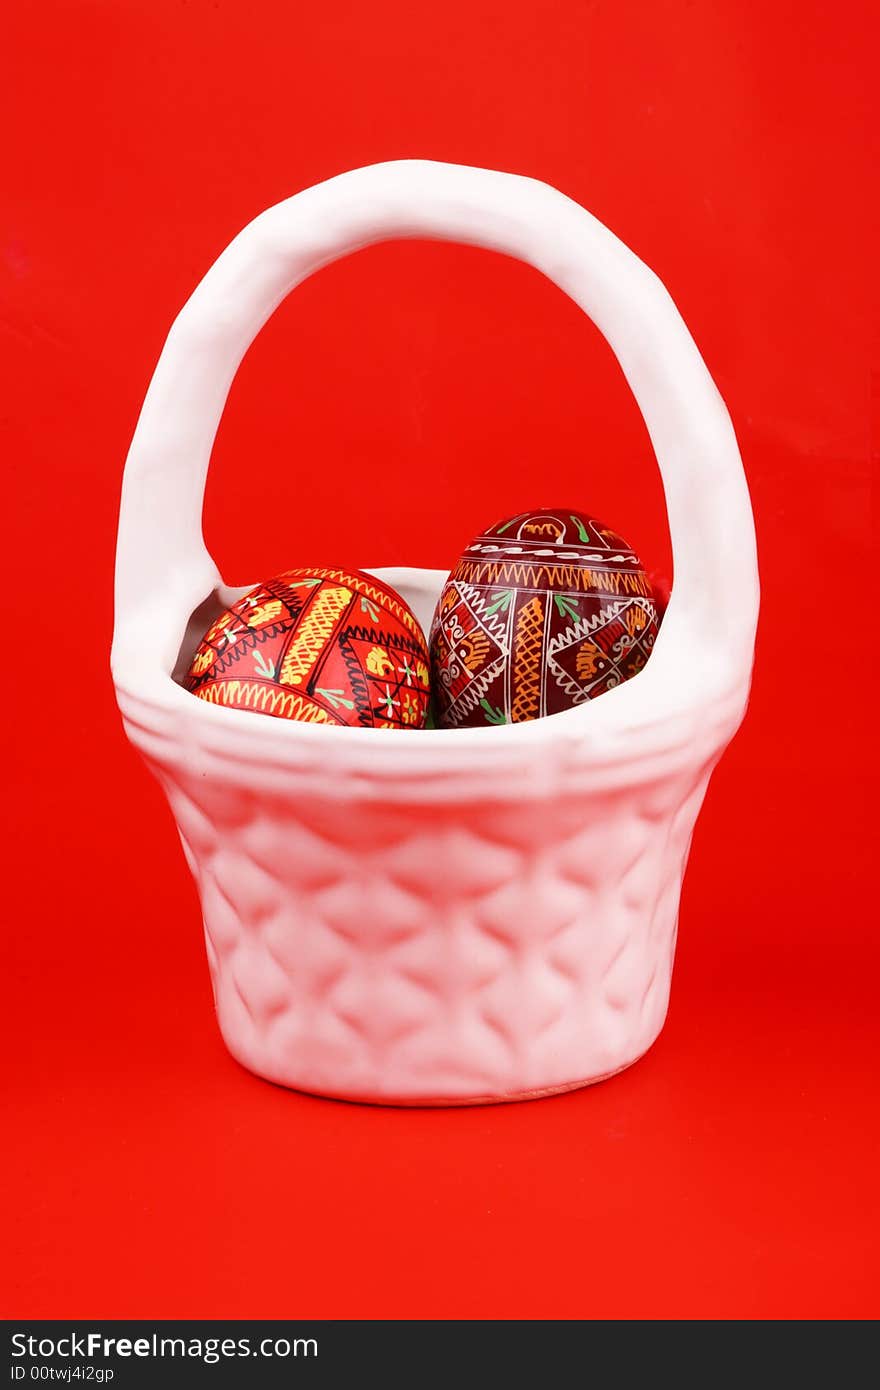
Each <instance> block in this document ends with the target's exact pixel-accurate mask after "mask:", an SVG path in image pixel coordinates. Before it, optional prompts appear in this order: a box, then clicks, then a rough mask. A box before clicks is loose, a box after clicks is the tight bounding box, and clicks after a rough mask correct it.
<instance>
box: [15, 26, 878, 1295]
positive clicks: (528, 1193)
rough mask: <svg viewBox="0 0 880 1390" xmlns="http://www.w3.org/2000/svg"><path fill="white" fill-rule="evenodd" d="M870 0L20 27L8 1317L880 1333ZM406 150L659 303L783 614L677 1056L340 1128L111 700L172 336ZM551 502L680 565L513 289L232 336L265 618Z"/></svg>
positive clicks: (318, 301) (768, 626) (235, 482)
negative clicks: (318, 193)
mask: <svg viewBox="0 0 880 1390" xmlns="http://www.w3.org/2000/svg"><path fill="white" fill-rule="evenodd" d="M871 8H872V7H871V6H869V5H868V4H867V3H865V4H864V5H861V4H848V3H844V4H838V5H833V6H830V5H827V4H825V3H821V0H792V3H779V2H778V0H772V3H766V4H763V5H756V4H750V3H746V0H715V3H713V4H703V5H700V4H693V3H687V0H652V3H644V4H634V3H624V4H598V5H586V4H579V3H575V0H562V2H560V0H555V3H544V4H541V5H533V4H525V3H518V0H491V2H487V0H468V3H463V2H462V0H447V3H445V4H444V5H442V6H430V7H428V6H418V5H413V4H411V3H403V0H396V2H395V3H378V4H370V5H364V4H358V3H353V0H335V3H334V4H332V5H328V6H325V7H323V8H322V7H319V6H317V5H311V6H304V5H300V4H296V3H290V0H271V3H267V0H259V3H243V2H242V3H209V0H189V3H186V0H181V3H171V2H170V0H162V2H159V0H139V2H138V0H66V2H65V0H42V3H41V4H39V5H18V6H15V7H13V8H12V9H10V10H8V11H7V13H6V15H5V20H4V44H3V47H4V50H5V53H4V62H5V65H6V75H5V78H4V81H3V83H2V95H0V100H2V102H3V104H4V107H5V108H6V110H5V112H4V121H3V129H4V131H5V132H6V139H5V141H4V146H5V149H4V173H3V177H2V186H3V197H2V203H3V205H4V211H3V226H2V248H0V249H2V266H0V275H2V297H3V309H2V325H0V326H2V334H0V348H2V353H3V363H2V378H0V379H2V382H3V393H2V394H3V398H4V400H3V405H2V428H3V436H4V444H3V458H4V464H5V468H4V478H5V486H6V491H7V498H6V501H7V503H8V509H7V519H8V521H9V523H10V525H9V529H8V531H7V536H6V541H5V545H6V562H5V567H6V571H7V576H8V580H7V582H8V586H9V587H8V591H7V598H6V603H5V605H4V607H5V613H6V626H5V647H4V650H5V655H6V668H7V677H6V680H5V681H4V682H3V693H4V698H6V697H9V696H12V697H13V705H12V707H11V710H10V713H9V714H8V716H7V719H6V738H5V740H4V744H5V751H4V764H5V766H4V770H5V772H6V774H7V778H8V789H7V792H6V799H5V804H4V813H5V827H4V831H3V838H4V845H5V849H6V851H7V852H8V856H9V864H8V869H7V872H6V876H5V879H4V899H5V903H4V907H5V915H6V917H7V925H6V935H5V944H4V948H3V964H4V968H5V970H6V971H7V972H8V976H7V979H8V991H7V998H6V1004H5V1006H4V1009H3V1026H4V1028H5V1029H6V1031H7V1034H8V1038H7V1041H6V1057H7V1060H11V1059H14V1066H13V1067H11V1068H10V1069H9V1070H10V1072H11V1076H10V1078H9V1080H8V1082H7V1094H8V1100H7V1114H8V1115H9V1117H10V1119H9V1133H8V1137H7V1141H6V1144H5V1146H4V1151H3V1158H2V1163H3V1166H4V1169H5V1171H4V1172H3V1174H2V1179H3V1180H2V1188H3V1193H4V1198H5V1199H6V1200H7V1201H8V1202H9V1205H10V1212H9V1215H8V1216H7V1218H6V1220H5V1223H4V1225H5V1229H6V1230H7V1231H10V1230H11V1232H12V1238H11V1250H12V1257H11V1258H10V1259H9V1260H8V1261H7V1267H6V1271H5V1276H4V1278H5V1289H4V1297H3V1310H4V1311H5V1312H6V1313H7V1315H12V1314H15V1315H16V1316H36V1315H43V1316H50V1315H55V1316H70V1317H72V1316H83V1315H91V1316H95V1315H103V1316H111V1315H116V1316H126V1315H129V1316H160V1315H165V1316H184V1315H196V1316H197V1315H204V1316H209V1315H214V1316H217V1317H231V1316H236V1315H237V1316H258V1315H260V1316H285V1315H291V1316H294V1315H296V1316H299V1315H303V1316H305V1315H314V1316H329V1317H334V1316H340V1317H342V1316H360V1317H378V1316H428V1317H448V1316H456V1315H458V1316H461V1315H464V1316H490V1317H492V1316H494V1317H523V1316H535V1317H552V1316H562V1317H601V1316H611V1317H616V1318H628V1317H639V1316H648V1317H659V1318H664V1317H688V1316H693V1317H706V1316H720V1317H739V1316H758V1317H772V1316H777V1317H810V1318H812V1317H823V1316H824V1317H841V1316H868V1315H875V1314H877V1312H878V1311H880V1308H878V1299H877V1296H876V1284H875V1281H874V1275H875V1270H874V1268H873V1267H872V1266H873V1260H874V1256H875V1252H876V1237H877V1200H876V1199H877V1168H876V1164H877V1138H878V1128H880V1126H878V1114H877V1104H876V1068H877V1061H878V1058H877V1027H876V1012H875V1007H876V1006H875V999H876V991H877V983H876V982H877V975H878V970H880V951H878V947H877V936H876V924H875V921H874V920H873V918H874V907H875V897H876V893H875V890H874V889H873V886H872V884H873V871H874V865H875V863H876V854H875V852H874V851H873V846H872V845H871V843H870V836H869V830H870V824H869V822H870V818H871V816H872V813H873V811H874V789H875V787H876V777H877V753H876V743H875V742H874V736H873V729H872V727H871V724H870V721H869V718H868V699H867V695H866V690H867V689H868V688H869V681H870V679H871V668H872V663H873V649H874V647H875V646H876V642H877V635H876V634H877V628H876V623H875V622H874V621H873V617H874V612H873V609H874V606H875V604H876V597H875V598H874V599H873V600H872V599H871V598H870V596H869V588H870V585H871V581H872V580H873V575H874V558H873V555H872V537H871V522H870V506H871V452H870V443H869V431H870V402H871V389H872V377H871V361H872V358H871V344H870V342H869V323H870V318H871V307H872V303H871V300H872V295H873V289H874V286H875V284H876V278H875V274H874V270H875V259H876V253H877V250H876V249H877V225H876V220H875V215H876V207H875V206H873V207H872V206H870V205H869V196H870V190H871V187H872V185H873V182H874V180H875V177H876V158H877V152H876V151H872V150H871V149H870V147H869V114H870V112H869V100H870V89H871V84H872V82H873V80H874V73H873V71H872V55H871V49H872V36H871V34H870V32H869V9H871ZM407 155H418V156H424V157H432V158H438V159H446V160H453V161H460V162H464V163H471V164H478V165H487V166H495V167H498V168H502V169H511V170H515V171H518V172H522V173H528V174H532V175H536V176H537V177H539V178H542V179H545V180H547V181H548V182H550V183H553V184H556V185H557V186H559V187H560V188H562V189H563V190H565V191H566V192H567V193H569V194H571V195H572V196H573V197H574V198H576V199H578V200H579V201H580V202H582V203H584V204H585V205H586V206H588V207H589V208H590V209H591V210H592V211H593V212H595V213H596V214H597V215H598V216H599V217H600V218H601V219H602V220H603V221H605V222H606V223H607V224H608V225H609V226H611V227H612V228H613V229H614V230H615V231H616V232H617V233H618V234H619V235H620V236H622V237H623V239H624V240H625V241H626V242H628V243H629V244H630V245H631V246H632V247H633V248H634V249H635V250H636V251H637V252H638V253H639V254H640V255H642V256H643V258H644V259H646V260H647V261H648V263H649V264H650V265H651V266H652V267H653V268H654V269H655V270H657V271H658V273H659V274H660V275H661V276H662V278H663V279H664V280H665V281H666V283H667V285H668V286H669V288H670V290H671V291H672V293H673V295H674V297H675V299H676V300H677V302H678V304H679V307H680V308H681V310H682V312H683V314H684V316H685V319H686V320H687V322H688V324H689V326H690V328H691V330H692V332H693V333H694V336H695V338H696V340H697V343H698V344H699V346H700V348H701V350H702V351H703V353H704V355H705V357H706V361H707V363H708V364H709V367H710V370H711V371H712V372H713V374H714V376H715V378H716V380H717V382H718V384H719V386H720V389H721V391H722V393H723V395H724V396H725V398H726V400H727V402H728V405H729V407H730V410H731V413H732V415H733V419H734V422H735V424H736V427H737V430H738V433H739V437H740V440H741V444H742V450H743V456H744V460H745V465H746V469H747V473H748V477H749V482H750V485H751V489H752V495H753V499H754V505H755V511H756V519H757V526H758V539H759V547H760V558H761V566H762V579H763V590H764V598H763V610H762V622H761V630H760V636H759V648H758V659H757V668H756V678H755V685H754V695H753V700H752V705H751V710H750V713H749V716H748V719H747V722H746V724H745V725H744V727H743V729H742V732H741V734H740V736H739V737H738V739H737V740H736V741H735V743H734V744H733V746H732V747H731V749H730V751H729V753H728V755H727V756H726V758H725V760H724V761H723V763H722V765H721V767H720V769H719V771H718V772H717V774H716V776H715V779H714V781H713V784H712V787H711V789H710V793H709V797H708V800H707V803H706V806H705V810H704V812H703V815H702V817H701V820H700V822H699V825H698V828H697V833H696V836H695V840H694V848H693V854H692V860H691V868H690V870H689V873H688V878H687V883H686V886H685V892H684V898H683V904H682V915H681V932H680V937H679V951H678V961H677V965H676V974H675V979H674V982H673V994H672V1004H671V1009H670V1014H669V1019H668V1023H667V1026H666V1028H665V1030H664V1032H663V1033H662V1035H661V1037H660V1040H659V1041H658V1042H657V1044H656V1046H655V1047H654V1048H653V1049H652V1051H651V1052H650V1053H649V1055H648V1056H647V1057H646V1058H645V1059H644V1061H642V1062H640V1063H639V1064H638V1065H637V1066H636V1067H634V1068H633V1069H632V1070H630V1071H628V1072H626V1073H625V1074H623V1075H621V1076H620V1077H618V1078H617V1079H615V1080H613V1081H611V1082H608V1083H606V1084H603V1085H601V1086H598V1087H595V1088H593V1089H588V1090H585V1091H581V1092H576V1093H572V1094H569V1095H565V1096H561V1097H559V1098H556V1099H550V1100H545V1101H541V1102H539V1103H533V1104H524V1105H515V1106H509V1107H488V1108H478V1109H472V1110H465V1111H455V1110H448V1111H431V1110H422V1111H404V1110H392V1109H388V1110H383V1109H373V1108H367V1107H361V1106H355V1105H345V1104H340V1103H333V1102H327V1101H322V1100H320V1099H316V1098H311V1097H305V1096H300V1095H296V1094H294V1093H289V1092H285V1091H283V1090H281V1089H277V1088H274V1087H272V1086H269V1085H267V1084H265V1083H263V1082H261V1081H258V1080H256V1079H255V1078H254V1077H252V1076H250V1075H249V1074H248V1073H246V1072H245V1071H243V1070H241V1069H240V1068H239V1067H238V1066H237V1065H236V1064H235V1063H234V1062H233V1061H232V1060H231V1059H230V1058H229V1056H228V1055H227V1053H226V1052H225V1050H224V1047H223V1045H222V1043H221V1040H220V1037H219V1034H218V1032H217V1029H216V1026H215V1022H214V1019H213V1016H212V1006H211V992H210V986H209V981H208V972H207V969H206V965H205V961H204V951H203V945H202V940H201V931H200V926H199V914H198V906H197V900H196V894H195V890H194V887H193V885H192V883H191V881H190V879H189V876H188V873H187V870H186V868H185V865H184V861H183V857H182V855H181V853H180V848H179V844H178V843H177V840H176V836H175V834H174V829H173V824H172V821H171V817H170V813H169V811H168V809H167V807H166V806H165V804H164V802H163V800H162V797H161V795H160V793H159V790H158V788H157V787H156V786H155V785H154V784H153V783H152V781H151V780H150V779H149V778H148V776H147V774H146V772H145V770H144V768H143V766H142V765H141V764H140V763H139V761H138V760H137V758H136V756H135V754H134V752H133V751H132V750H131V749H130V747H129V746H128V745H127V743H126V742H125V740H124V737H123V734H122V730H121V727H120V723H119V719H118V716H117V713H116V710H115V705H114V702H113V695H112V687H111V684H110V679H109V672H108V652H109V643H110V632H111V624H112V604H111V586H112V568H113V549H114V531H115V523H116V513H117V505H118V492H119V485H120V478H121V472H122V466H123V460H124V457H125V452H126V448H127V445H128V442H129V439H130V437H131V433H132V430H133V427H134V424H135V421H136V418H137V413H138V409H139V406H140V402H141V400H142V397H143V393H144V391H145V389H146V385H147V381H148V379H149V376H150V373H151V371H152V369H153V366H154V364H155V361H156V358H157V356H158V354H159V351H160V348H161V345H162V342H163V339H164V335H165V333H166V332H167V330H168V327H169V325H170V323H171V321H172V319H173V317H174V315H175V314H176V312H177V310H178V309H179V307H180V305H181V304H182V302H183V300H184V299H185V298H186V296H187V295H188V294H189V292H190V291H191V289H192V288H193V286H194V285H195V284H196V282H197V281H198V279H199V278H200V277H201V275H202V274H203V273H204V271H205V270H206V269H207V267H208V265H209V264H210V262H211V261H212V260H213V259H214V257H215V256H216V255H217V254H218V253H219V252H220V250H221V249H222V248H223V246H224V245H225V244H226V243H227V242H228V241H229V240H230V238H231V237H232V236H233V235H234V234H235V232H237V231H238V230H239V228H240V227H241V226H242V225H243V224H244V223H245V222H247V221H248V220H249V219H250V218H251V217H253V216H254V215H255V214H256V213H258V212H259V211H261V210H262V209H263V208H264V207H266V206H268V205H269V204H271V203H273V202H276V201H278V200H279V199H281V198H283V197H285V196H287V195H288V194H290V193H293V192H295V191H296V190H297V189H300V188H303V187H305V186H307V185H309V184H311V183H313V182H315V181H317V180H320V179H322V178H325V177H327V176H329V175H331V174H334V173H337V172H339V171H341V170H342V169H345V168H351V167H354V166H357V165H361V164H366V163H369V162H371V161H374V160H381V159H387V158H393V157H397V156H407ZM873 360H874V362H875V365H876V362H877V356H876V353H875V356H874V359H873ZM876 380H877V378H876V374H875V377H874V382H875V383H876ZM550 480H552V481H550ZM343 493H344V495H345V497H346V499H347V500H346V504H345V507H344V508H342V509H341V508H340V497H341V496H342V495H343ZM562 503H566V504H569V503H570V504H571V505H579V506H582V507H583V508H585V509H586V510H593V511H594V512H597V513H598V514H599V515H600V516H603V517H604V518H605V519H607V520H608V521H609V522H610V523H611V524H613V525H614V526H616V527H618V528H619V529H620V530H622V531H623V532H624V534H626V535H627V536H628V537H630V538H631V539H632V540H633V541H634V543H635V544H636V545H637V546H638V547H639V548H640V549H641V550H642V553H643V556H644V558H645V560H646V561H647V562H649V563H651V564H660V565H662V564H665V563H668V539H667V536H666V531H665V521H664V517H663V503H662V494H661V490H660V485H659V482H658V479H657V476H656V470H655V466H654V462H653V458H652V455H651V451H650V448H649V444H648V440H647V436H646V433H645V430H644V427H643V425H642V423H641V420H640V418H639V415H638V412H637V409H636V407H635V405H634V403H633V401H632V399H631V398H630V397H629V394H628V392H627V389H626V387H625V385H624V383H623V381H622V378H621V375H620V372H619V370H618V368H617V366H616V363H615V362H614V360H613V358H612V356H611V354H610V352H609V350H608V349H607V347H606V346H605V344H604V343H603V342H602V340H601V339H600V338H599V336H598V334H597V333H596V331H595V329H594V328H593V327H592V326H591V325H590V324H589V323H588V322H587V321H586V320H585V319H584V318H583V317H582V316H581V315H580V313H579V312H578V311H577V310H576V309H575V308H574V307H573V306H572V305H571V304H570V303H568V302H567V301H566V300H565V299H564V298H563V296H562V295H561V294H560V293H559V292H558V291H556V290H555V289H554V288H553V287H552V286H551V285H550V284H549V283H548V282H546V281H544V280H543V279H542V278H541V277H540V276H539V275H538V274H537V273H536V272H534V271H532V270H530V269H527V268H524V267H522V266H520V265H517V264H515V263H513V262H511V261H509V260H506V259H504V258H501V257H492V256H490V255H489V254H487V253H483V252H478V251H475V250H468V249H460V248H455V247H445V246H437V245H420V244H418V245H416V244H410V245H389V246H385V247H381V248H377V249H373V250H370V251H368V252H365V253H362V254H360V255H358V256H355V257H353V258H352V259H350V260H347V261H345V262H343V263H341V264H337V265H335V266H333V267H331V268H329V269H327V270H325V271H322V272H321V273H320V274H318V275H317V276H316V277H315V278H314V279H313V280H312V281H311V282H309V283H308V284H307V285H305V286H304V287H303V288H302V289H301V290H299V291H298V292H297V293H296V294H295V295H294V296H292V297H291V299H290V300H288V302H287V303H286V304H285V305H284V306H283V307H282V309H281V310H280V311H279V312H278V314H277V315H276V317H275V319H274V320H273V321H272V323H271V324H270V325H269V326H268V327H267V329H266V330H265V332H264V333H263V334H262V336H261V337H260V339H259V340H258V342H257V343H256V344H255V346H254V348H253V349H252V351H251V352H250V354H249V355H248V357H247V359H246V361H245V363H244V365H243V367H242V370H241V372H240V374H239V377H238V379H237V381H236V383H235V386H234V388H233V391H232V394H231V397H230V401H229V406H228V410H227V413H226V417H225V419H224V421H223V424H222V427H221V430H220V434H219V437H218V441H217V446H216V450H215V461H214V467H213V472H212V476H211V479H210V484H209V489H208V501H207V513H206V517H207V520H206V526H207V535H208V539H209V542H210V543H211V545H212V546H213V548H214V550H215V553H216V554H217V557H218V559H219V561H220V563H221V567H222V568H223V569H224V573H225V576H226V578H227V579H228V580H229V581H230V582H234V583H247V582H256V581H257V580H258V579H259V578H260V577H261V576H262V575H264V574H267V573H271V572H274V571H275V570H277V569H280V568H283V567H287V566H289V565H291V564H300V563H309V562H326V563H335V564H354V565H361V564H384V563H415V564H428V565H436V566H443V565H450V564H451V563H452V562H453V561H454V559H455V558H456V556H457V554H458V551H459V550H460V548H461V547H462V546H463V544H464V543H465V542H466V541H467V540H468V538H469V536H470V535H471V534H472V533H473V532H475V531H476V530H477V529H478V528H479V527H480V526H481V525H483V524H485V523H486V522H489V521H492V520H494V519H496V518H498V517H499V516H501V515H502V514H504V513H505V512H507V513H512V512H515V511H518V510H521V509H523V508H526V507H530V506H532V505H535V504H539V505H554V506H555V505H560V504H562ZM869 875H871V877H870V878H869Z"/></svg>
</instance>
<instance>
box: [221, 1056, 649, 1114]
mask: <svg viewBox="0 0 880 1390" xmlns="http://www.w3.org/2000/svg"><path fill="white" fill-rule="evenodd" d="M655 1041H656V1039H654V1040H653V1041H652V1042H650V1043H649V1044H648V1046H647V1047H646V1048H644V1049H643V1051H641V1052H639V1053H638V1054H637V1055H636V1056H635V1057H633V1058H631V1059H630V1061H628V1062H624V1063H622V1065H621V1066H619V1067H614V1068H612V1070H611V1071H606V1072H603V1073H602V1074H601V1075H600V1076H587V1077H584V1078H583V1079H582V1080H580V1081H566V1082H564V1083H563V1084H562V1085H561V1086H545V1087H543V1088H539V1089H537V1090H531V1091H509V1092H506V1093H505V1094H503V1095H497V1096H493V1095H485V1096H461V1097H458V1096H436V1097H434V1096H415V1097H411V1096H368V1095H362V1096H355V1095H343V1094H342V1093H341V1092H336V1091H330V1090H321V1091H318V1090H310V1089H309V1088H308V1087H307V1086H294V1085H288V1083H287V1082H285V1081H279V1080H278V1078H277V1077H274V1076H267V1075H265V1074H264V1073H263V1072H260V1071H257V1070H256V1069H255V1068H254V1067H249V1066H247V1065H246V1063H244V1062H241V1061H239V1059H238V1058H237V1057H235V1055H234V1053H230V1056H231V1057H232V1058H233V1061H236V1062H238V1065H239V1066H240V1067H241V1068H242V1070H243V1071H247V1072H250V1073H251V1075H252V1076H258V1077H259V1078H260V1080H261V1081H268V1082H269V1083H270V1084H271V1085H273V1086H278V1087H279V1088H280V1089H281V1090H287V1091H296V1092H298V1093H299V1094H300V1095H305V1096H315V1097H317V1098H318V1099H320V1100H332V1101H343V1102H345V1103H346V1104H348V1105H375V1106H386V1107H389V1108H391V1109H404V1110H417V1109H430V1110H451V1109H458V1108H460V1107H462V1106H468V1105H513V1104H515V1103H519V1102H521V1101H529V1100H544V1099H545V1098H546V1097H547V1096H560V1095H565V1093H566V1092H567V1091H582V1090H584V1089H585V1088H586V1087H587V1086H598V1085H599V1084H600V1082H602V1081H610V1080H611V1078H612V1077H613V1076H619V1075H620V1073H621V1072H623V1071H627V1070H628V1069H629V1068H630V1067H633V1066H635V1064H636V1062H640V1061H641V1060H642V1058H643V1057H644V1056H645V1055H646V1053H648V1052H650V1050H651V1048H652V1047H653V1045H654V1042H655Z"/></svg>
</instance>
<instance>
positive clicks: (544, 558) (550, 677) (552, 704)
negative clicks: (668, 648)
mask: <svg viewBox="0 0 880 1390" xmlns="http://www.w3.org/2000/svg"><path fill="white" fill-rule="evenodd" d="M658 622H659V618H658V611H657V603H656V600H655V596H654V592H653V589H652V585H651V582H650V580H649V579H648V577H647V575H646V574H645V571H644V570H643V568H642V564H641V561H640V560H639V557H638V556H637V555H636V553H635V552H634V551H633V550H632V548H631V547H630V546H629V545H627V543H626V541H625V540H623V539H622V537H621V536H619V535H618V534H617V533H616V532H615V531H612V530H610V529H609V528H608V527H607V526H604V525H603V524H602V523H601V522H599V521H597V520H596V519H595V518H594V517H590V516H585V515H584V514H583V513H582V512H576V511H570V510H568V509H567V508H560V509H559V510H553V511H550V510H541V511H533V512H524V513H523V514H522V515H521V516H515V517H511V518H510V519H509V520H507V521H502V522H499V523H498V525H497V526H492V527H490V529H489V530H488V531H484V532H483V533H482V534H481V535H479V536H477V537H476V539H475V540H473V541H472V542H471V544H470V545H469V546H468V548H467V550H466V551H465V552H464V554H463V555H462V556H461V559H460V560H459V561H458V564H457V565H456V566H455V568H454V569H453V571H452V573H451V574H450V576H449V578H448V580H447V581H446V584H445V585H444V588H443V591H442V593H441V595H440V600H439V603H438V604H437V609H436V611H435V613H434V621H433V623H432V626H431V641H430V650H431V680H432V686H433V691H434V699H435V708H436V717H437V722H438V724H439V725H440V726H442V727H444V728H461V727H463V726H480V725H486V724H506V723H519V722H521V721H523V720H527V719H539V718H541V717H542V716H543V715H546V714H557V713H559V712H560V711H562V710H566V709H570V708H571V707H572V706H573V705H580V704H583V703H584V702H585V701H587V700H592V699H594V698H595V697H596V696H597V695H602V694H603V693H604V692H605V691H606V690H610V689H611V688H612V687H613V686H615V685H619V684H620V682H621V681H625V680H627V679H628V678H629V677H630V676H634V675H635V674H636V673H637V672H638V671H640V670H641V669H642V667H643V666H644V664H645V662H646V661H647V660H648V657H649V656H650V654H651V648H652V646H653V643H654V638H655V637H656V635H657V627H658Z"/></svg>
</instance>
